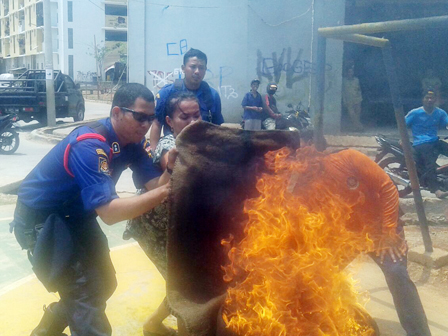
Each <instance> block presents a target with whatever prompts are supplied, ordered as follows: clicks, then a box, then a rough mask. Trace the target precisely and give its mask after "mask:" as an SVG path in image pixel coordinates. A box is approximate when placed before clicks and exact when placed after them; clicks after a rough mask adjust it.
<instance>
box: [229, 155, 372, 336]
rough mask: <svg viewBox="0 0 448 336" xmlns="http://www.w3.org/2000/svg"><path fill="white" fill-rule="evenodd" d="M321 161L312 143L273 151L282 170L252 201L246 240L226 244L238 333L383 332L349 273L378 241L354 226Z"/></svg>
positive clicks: (232, 317)
mask: <svg viewBox="0 0 448 336" xmlns="http://www.w3.org/2000/svg"><path fill="white" fill-rule="evenodd" d="M321 158H322V154H320V153H318V152H316V151H315V150H313V149H311V148H305V149H299V150H298V151H297V152H296V153H295V155H291V152H290V150H288V149H286V148H283V149H281V150H278V151H275V152H270V153H268V154H267V155H266V163H267V165H268V167H269V168H270V169H271V170H272V171H273V172H275V174H272V175H269V174H264V175H263V176H262V177H261V178H260V179H259V180H258V182H257V189H258V191H259V192H260V196H259V197H258V198H255V199H249V200H247V201H246V202H245V212H246V213H247V214H248V217H249V220H248V222H247V224H246V226H245V238H244V239H243V240H242V241H241V242H240V243H238V244H236V246H233V247H231V245H232V239H229V240H226V241H223V245H227V246H228V247H231V249H230V251H229V258H230V262H231V263H230V264H229V265H228V266H226V267H224V270H225V272H226V275H225V277H224V279H225V280H226V281H232V284H231V286H230V288H229V289H228V291H227V298H226V301H225V305H224V310H223V319H224V321H225V323H226V325H227V327H228V328H230V329H231V330H232V331H233V332H235V333H237V334H238V335H294V336H295V335H307V336H310V335H311V336H314V335H344V336H346V335H375V332H374V330H373V328H372V327H371V326H370V325H369V323H368V322H367V321H365V320H364V317H363V314H360V311H361V312H362V308H361V305H360V304H359V303H358V294H357V292H356V291H355V290H354V280H353V279H352V278H351V276H350V275H349V274H347V273H346V272H344V271H343V270H344V268H345V266H346V265H347V264H348V263H349V262H350V261H351V260H353V259H354V258H355V257H356V256H357V255H359V253H360V251H366V249H367V250H372V249H373V242H372V240H371V239H370V238H369V236H368V234H360V233H359V232H358V233H354V232H350V231H348V230H347V229H346V226H345V224H346V223H347V221H348V219H349V218H350V211H351V210H350V207H349V205H348V204H346V203H344V200H343V199H341V198H340V197H338V196H337V195H335V194H334V193H332V192H331V186H329V185H325V184H323V183H322V182H319V179H318V174H319V172H320V169H319V161H320V160H321Z"/></svg>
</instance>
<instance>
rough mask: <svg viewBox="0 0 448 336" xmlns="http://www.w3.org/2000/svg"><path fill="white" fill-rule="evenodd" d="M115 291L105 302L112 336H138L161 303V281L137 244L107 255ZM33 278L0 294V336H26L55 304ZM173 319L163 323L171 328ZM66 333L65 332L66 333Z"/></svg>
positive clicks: (52, 298) (117, 249)
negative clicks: (110, 258)
mask: <svg viewBox="0 0 448 336" xmlns="http://www.w3.org/2000/svg"><path fill="white" fill-rule="evenodd" d="M111 256H112V261H113V263H114V266H115V270H116V271H117V279H118V287H117V290H116V291H115V293H114V294H113V295H112V297H111V298H110V299H109V301H108V302H107V310H106V313H107V316H108V317H109V320H110V323H111V324H112V329H113V335H114V336H134V335H136V336H140V335H142V325H143V322H144V321H145V319H146V318H147V317H148V316H149V314H150V313H152V312H153V311H154V310H155V309H156V308H157V307H158V306H159V304H160V303H161V302H162V300H163V298H164V296H165V281H164V280H163V277H162V276H161V275H160V274H159V272H158V271H157V269H156V267H155V266H154V265H153V264H152V263H151V261H150V260H149V259H148V257H147V256H146V255H145V253H144V252H143V251H142V250H141V248H140V247H139V246H138V244H137V243H132V244H127V245H124V246H121V247H119V248H115V249H113V250H112V251H111ZM57 300H58V296H57V294H55V293H48V292H47V291H46V290H45V288H44V286H43V285H42V284H41V283H40V282H39V280H37V278H36V277H35V276H28V277H26V278H24V279H22V280H19V281H17V282H15V283H14V284H13V285H10V286H8V287H7V290H5V289H3V290H2V292H1V293H0V311H1V312H2V313H1V314H0V335H1V336H21V335H29V334H30V333H31V331H32V330H33V328H34V327H35V326H36V325H37V324H38V323H39V321H40V319H41V317H42V314H43V310H42V307H43V305H44V304H46V305H48V304H50V303H51V302H54V301H57ZM173 321H174V320H173V319H170V323H167V324H168V325H170V326H171V327H174V325H173ZM66 333H68V330H67V331H66Z"/></svg>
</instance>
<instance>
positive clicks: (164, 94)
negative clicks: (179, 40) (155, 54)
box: [149, 48, 224, 151]
mask: <svg viewBox="0 0 448 336" xmlns="http://www.w3.org/2000/svg"><path fill="white" fill-rule="evenodd" d="M182 71H183V72H184V74H185V78H184V80H183V81H182V80H176V81H175V82H174V83H173V84H168V85H165V86H164V87H163V88H162V89H161V90H160V91H159V93H158V94H157V95H156V100H157V104H156V115H157V119H156V120H154V123H153V125H152V127H151V131H150V134H149V144H150V146H151V149H152V150H153V151H154V150H155V149H156V147H157V144H158V142H159V139H160V133H161V131H162V126H165V127H164V132H169V129H168V127H167V125H166V123H165V117H166V113H165V108H166V102H167V99H168V97H169V96H170V95H171V94H172V93H173V92H175V91H190V92H193V93H194V94H195V95H196V97H197V98H198V100H199V107H200V109H201V116H202V120H204V121H209V122H211V123H213V124H216V125H221V124H222V123H223V122H224V118H223V117H222V113H221V98H220V97H219V94H218V92H217V91H216V90H215V89H213V88H212V87H210V86H209V85H208V84H207V82H205V81H204V80H203V79H204V76H205V73H206V71H207V55H205V54H204V53H203V52H202V51H200V50H198V49H193V48H191V49H190V50H188V51H187V52H186V53H185V55H184V64H183V65H182ZM167 129H168V131H167Z"/></svg>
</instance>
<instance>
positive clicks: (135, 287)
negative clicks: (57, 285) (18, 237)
mask: <svg viewBox="0 0 448 336" xmlns="http://www.w3.org/2000/svg"><path fill="white" fill-rule="evenodd" d="M64 125H65V124H64ZM65 126H67V125H65ZM70 127H73V125H70V126H68V127H67V128H66V129H61V128H58V130H56V132H50V133H54V134H58V133H60V135H59V137H61V136H64V134H66V132H68V131H69V130H70ZM39 133H43V135H39ZM36 134H37V135H36ZM48 134H49V133H47V136H45V132H42V130H40V131H35V132H34V134H33V137H32V139H27V140H25V142H29V143H28V144H27V145H26V146H31V147H29V149H30V153H29V154H27V156H26V161H25V162H28V164H27V165H26V166H25V165H24V164H21V165H20V166H17V171H16V172H14V174H12V175H8V176H9V177H8V176H6V175H7V174H5V176H6V178H5V176H4V177H3V178H2V176H0V187H2V186H4V185H6V184H9V183H11V182H14V181H16V180H15V178H16V176H17V177H19V176H20V178H23V177H24V176H25V175H26V171H29V170H31V169H32V167H33V166H34V165H35V164H36V163H37V162H38V161H39V157H42V155H44V154H45V153H46V152H47V151H49V150H50V149H51V148H52V146H53V145H54V142H55V141H57V140H50V141H48V138H50V137H49V136H48ZM41 136H43V137H47V144H46V145H44V146H43V147H42V146H39V145H37V144H36V141H38V140H37V139H38V138H39V137H41ZM362 138H364V140H365V141H363V140H362ZM331 141H332V142H333V143H337V142H338V141H339V142H340V143H341V144H344V145H347V146H350V145H353V144H356V145H357V147H359V145H360V144H367V145H366V146H361V147H362V148H371V146H370V144H371V143H372V142H371V141H372V137H371V136H366V137H362V136H359V135H354V136H353V138H351V139H349V138H343V137H337V138H336V137H335V138H333V139H331ZM369 150H370V149H369ZM33 153H34V154H33ZM17 155H18V156H19V155H24V154H21V153H20V148H19V152H18V154H17ZM0 159H1V160H2V161H4V160H3V158H0ZM2 169H4V165H0V172H1V170H2ZM24 172H25V173H24ZM0 175H1V174H0ZM120 182H121V184H120V185H119V186H118V187H117V190H119V191H121V192H123V193H121V194H120V196H129V195H132V193H133V190H134V188H133V186H132V183H131V177H130V174H128V173H126V174H124V176H123V177H122V179H121V181H120ZM14 200H15V198H14V196H7V197H6V201H3V202H2V199H1V197H0V239H1V241H2V244H1V246H0V312H2V313H1V314H0V335H1V336H21V335H29V334H30V332H31V330H32V329H33V328H34V327H35V326H36V325H37V323H38V322H39V320H40V318H41V316H42V314H43V311H42V307H43V305H44V304H47V305H48V304H49V303H51V302H53V301H56V300H57V295H55V294H50V293H48V292H46V290H45V288H44V287H43V286H42V285H41V284H40V282H39V281H38V280H37V279H36V278H35V276H34V275H33V273H32V270H31V267H30V265H29V263H28V261H27V258H26V253H25V252H24V251H21V250H20V248H19V246H18V244H17V242H15V239H14V237H13V235H12V234H10V233H9V232H8V223H9V222H10V221H11V219H12V216H13V211H14ZM124 226H125V223H119V224H117V225H114V226H112V227H109V226H106V225H102V227H103V230H104V231H105V233H106V235H107V236H108V239H109V243H110V247H111V250H112V252H111V255H112V260H113V263H114V265H115V269H116V271H117V278H118V288H117V290H116V292H115V293H114V294H113V296H112V297H111V299H110V300H109V301H108V308H107V314H108V316H109V319H110V321H111V324H112V327H113V335H117V336H120V335H123V336H134V335H142V329H141V326H142V324H143V322H144V320H145V318H146V317H147V316H148V315H149V314H150V313H151V312H153V311H154V310H155V309H156V307H157V306H158V305H159V303H160V302H161V301H162V299H163V297H164V295H165V283H164V281H163V278H162V277H161V276H160V274H159V273H158V271H157V270H156V268H155V267H154V266H153V264H152V263H151V262H150V261H149V259H148V258H147V257H146V255H145V254H144V253H143V252H142V250H141V249H140V247H139V246H138V245H137V244H136V243H135V242H133V241H124V240H122V238H121V237H122V232H123V230H124ZM414 231H415V230H414ZM412 237H413V244H414V245H418V243H419V242H418V240H419V239H420V240H421V237H419V236H418V234H417V235H413V236H412ZM414 245H413V246H414ZM420 245H421V241H420ZM351 269H352V271H353V273H354V274H355V278H356V279H357V280H358V281H359V291H360V293H361V294H360V295H362V296H363V297H365V296H366V295H368V296H369V297H370V299H369V300H368V302H367V304H366V308H367V310H368V312H369V313H370V314H371V315H372V316H373V317H374V318H375V320H376V321H377V323H378V325H379V327H380V330H381V335H385V336H404V335H405V333H404V331H403V329H402V328H401V326H400V324H399V322H398V317H397V315H396V312H395V309H394V305H393V301H392V298H391V296H390V293H389V291H388V289H387V285H386V283H385V280H384V277H383V275H382V273H381V271H380V269H379V268H378V267H377V265H376V264H374V263H373V262H372V261H371V260H370V259H368V258H361V259H360V260H358V261H356V262H355V263H354V264H353V265H352V268H351ZM422 272H424V270H423V269H422ZM426 273H427V272H426ZM411 275H412V276H413V279H414V281H416V284H417V287H418V290H419V293H420V296H421V299H422V302H423V305H424V307H425V310H426V312H427V316H428V320H429V324H430V328H431V331H432V335H433V336H446V335H448V318H447V316H448V315H447V313H446V309H445V306H446V302H447V301H448V291H447V290H446V288H445V289H441V287H440V286H434V285H433V284H432V283H429V282H428V281H424V280H422V279H425V277H427V274H426V275H425V274H423V273H422V274H419V273H418V270H417V271H415V272H413V273H412V274H411ZM167 324H168V325H170V326H172V327H174V326H175V319H174V318H170V319H169V320H168V322H167ZM66 332H67V333H68V334H69V332H68V330H67V331H66Z"/></svg>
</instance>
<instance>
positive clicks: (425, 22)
mask: <svg viewBox="0 0 448 336" xmlns="http://www.w3.org/2000/svg"><path fill="white" fill-rule="evenodd" d="M447 25H448V15H445V16H434V17H429V18H421V19H409V20H394V21H385V22H372V23H361V24H356V25H346V26H339V27H327V28H319V29H318V32H319V34H321V35H322V36H325V37H332V36H333V35H342V34H375V33H385V32H393V31H407V30H420V29H427V28H439V27H440V28H446V26H447Z"/></svg>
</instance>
